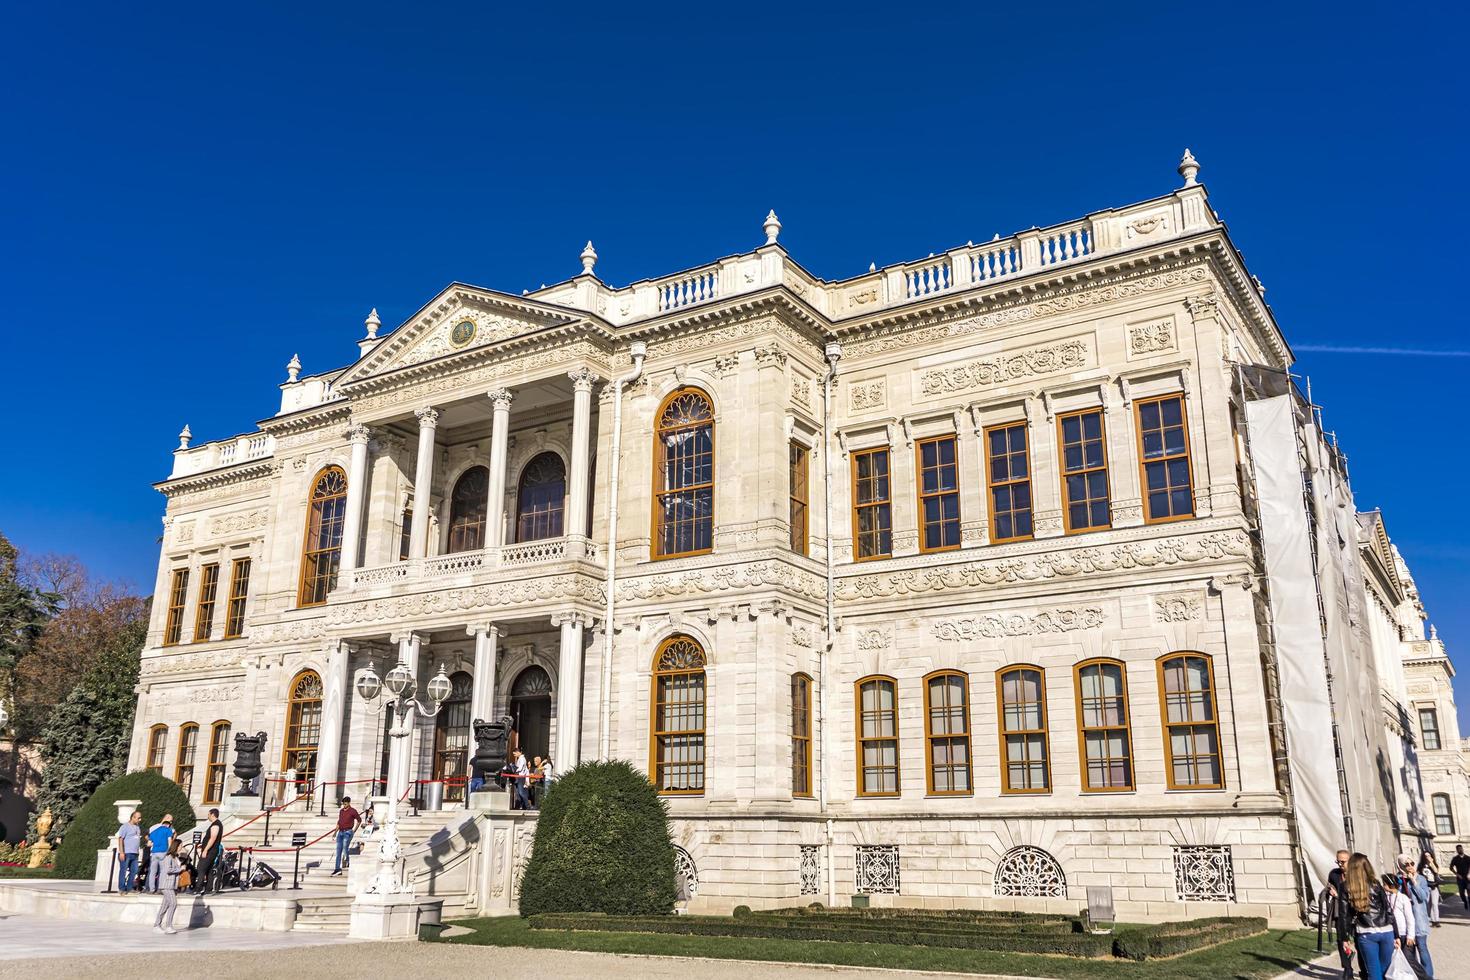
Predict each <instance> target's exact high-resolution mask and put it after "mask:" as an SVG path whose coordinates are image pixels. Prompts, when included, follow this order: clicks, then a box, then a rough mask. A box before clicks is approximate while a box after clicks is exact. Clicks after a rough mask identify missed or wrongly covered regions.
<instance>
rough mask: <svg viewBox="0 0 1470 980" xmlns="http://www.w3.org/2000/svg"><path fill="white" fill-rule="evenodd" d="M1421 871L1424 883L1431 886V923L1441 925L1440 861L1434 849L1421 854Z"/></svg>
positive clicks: (1433, 925)
mask: <svg viewBox="0 0 1470 980" xmlns="http://www.w3.org/2000/svg"><path fill="white" fill-rule="evenodd" d="M1418 870H1419V873H1420V874H1421V875H1423V876H1424V883H1425V884H1426V885H1428V886H1429V924H1430V926H1432V927H1437V926H1438V925H1439V885H1440V878H1439V862H1437V861H1435V860H1434V852H1433V851H1425V852H1424V853H1423V854H1420V855H1419V869H1418Z"/></svg>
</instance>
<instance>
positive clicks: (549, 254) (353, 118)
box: [0, 3, 1470, 702]
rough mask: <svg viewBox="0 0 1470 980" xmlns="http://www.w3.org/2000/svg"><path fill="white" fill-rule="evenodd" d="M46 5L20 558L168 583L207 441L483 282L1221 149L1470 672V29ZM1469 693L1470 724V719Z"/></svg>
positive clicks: (893, 246) (26, 169) (27, 162)
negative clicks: (173, 536) (370, 320)
mask: <svg viewBox="0 0 1470 980" xmlns="http://www.w3.org/2000/svg"><path fill="white" fill-rule="evenodd" d="M537 6H539V5H524V7H525V9H524V10H509V9H506V8H507V7H508V5H491V4H473V5H472V4H464V5H448V4H435V5H427V4H425V5H415V6H412V7H405V6H403V5H401V4H376V3H354V4H350V5H345V4H344V5H341V6H338V7H335V8H334V7H333V6H332V5H330V4H291V5H275V4H258V5H251V6H248V7H238V8H236V7H228V6H218V5H215V6H210V5H204V6H200V5H191V6H182V5H181V6H176V7H173V6H158V5H148V9H146V10H140V9H136V8H137V5H134V8H133V9H120V8H118V7H117V5H113V4H107V5H102V4H86V3H79V4H73V5H70V6H68V7H62V6H61V5H55V4H29V5H14V4H13V5H11V7H10V9H9V10H8V11H7V15H6V26H5V30H4V31H0V85H3V89H0V90H3V91H4V92H5V93H6V95H5V97H4V99H3V101H0V138H3V139H4V141H5V143H6V144H7V146H6V148H5V152H3V153H0V178H3V184H0V187H3V188H4V190H3V193H0V229H3V233H0V317H3V320H0V329H3V337H4V341H5V347H4V350H5V352H6V355H7V358H6V360H7V362H8V367H9V370H8V371H7V372H6V379H7V383H8V388H9V397H8V399H7V403H8V406H9V408H10V410H9V411H7V412H4V413H0V440H3V445H4V447H5V458H6V469H7V474H6V476H7V478H6V479H4V480H0V530H3V531H4V532H5V533H6V534H7V535H9V536H11V537H13V538H14V539H15V540H16V541H17V542H18V543H19V544H20V545H21V546H23V547H25V548H29V549H35V550H42V551H45V550H53V551H63V552H73V553H75V554H77V555H79V556H80V557H82V558H83V559H84V560H85V561H86V562H87V563H88V564H89V565H91V566H92V567H93V568H95V569H96V570H97V571H99V572H100V573H102V574H104V575H106V576H110V577H114V578H118V579H122V580H126V581H129V582H132V583H134V584H135V585H137V586H139V587H141V588H144V589H147V588H150V587H151V580H152V574H153V569H154V566H155V562H156V556H157V548H156V539H157V536H158V532H159V529H160V525H159V517H160V515H161V513H162V509H163V500H162V498H161V497H160V496H159V495H158V494H157V493H156V492H155V491H153V490H152V489H151V488H150V484H151V483H152V482H153V481H155V480H157V479H159V478H161V477H163V476H164V475H165V474H166V473H167V470H168V466H169V462H170V457H169V451H170V450H171V449H172V448H173V446H174V445H175V434H176V433H177V432H178V430H179V428H180V426H181V425H182V424H183V423H184V422H188V423H189V424H190V425H191V426H192V427H193V431H194V433H195V435H196V437H198V438H199V439H208V438H215V437H219V436H224V435H228V434H232V433H235V432H238V431H241V430H244V429H247V428H249V427H251V425H252V424H253V423H254V422H255V421H256V420H257V419H259V418H262V417H264V416H266V415H268V414H270V413H271V412H272V411H274V409H275V406H276V404H277V399H278V392H277V389H276V385H277V384H278V383H279V382H280V381H281V380H283V379H284V365H285V363H286V361H287V360H288V359H289V358H290V357H291V355H292V354H293V353H295V352H299V353H300V355H301V359H302V361H303V363H304V364H305V367H306V370H307V371H308V372H312V371H318V370H324V369H326V368H328V367H331V366H334V365H338V364H342V363H345V362H346V361H347V360H349V359H350V357H351V356H352V355H353V354H354V352H355V347H354V346H353V342H354V341H355V340H356V339H357V338H358V337H359V336H360V335H361V332H362V329H361V324H362V319H363V317H364V315H365V314H366V313H367V311H368V309H369V308H370V307H373V306H376V307H377V308H378V309H379V310H380V311H381V313H382V316H383V320H384V322H385V324H387V325H396V324H397V323H399V322H400V321H401V320H402V318H403V317H405V316H407V315H408V314H410V313H411V312H413V311H414V310H415V309H416V308H417V307H418V306H419V305H420V304H422V303H423V302H425V301H426V300H427V299H429V298H430V297H431V296H432V295H433V294H434V293H435V292H436V291H437V290H438V289H439V288H440V287H442V286H443V285H444V284H445V283H447V282H449V281H450V280H455V279H460V280H467V281H470V282H475V283H480V284H484V285H487V286H493V287H496V288H500V289H506V290H511V291H518V290H520V289H523V288H527V287H535V286H538V285H540V284H541V283H543V282H553V281H556V280H558V279H562V278H565V277H567V276H569V275H572V274H574V273H575V272H576V271H578V268H579V266H578V262H577V254H578V252H579V251H580V250H581V247H582V244H583V243H584V242H585V241H586V240H587V239H589V238H590V239H592V240H593V241H595V242H596V244H597V250H598V253H599V255H600V256H601V258H600V261H599V263H598V268H597V271H598V273H599V274H600V275H602V276H603V278H604V279H606V280H607V281H609V282H613V283H615V284H620V283H625V282H628V281H631V280H634V279H638V278H641V277H643V276H647V275H657V274H661V273H665V272H668V271H671V270H674V269H677V268H683V267H686V266H689V265H692V264H695V263H697V262H701V261H704V260H707V259H710V258H713V257H716V256H719V255H725V254H729V253H732V252H737V251H743V250H746V249H749V248H751V247H754V246H755V245H757V244H759V243H760V241H761V237H760V224H761V219H762V218H763V217H764V215H765V213H766V210H767V209H768V208H775V209H776V211H777V212H778V213H779V214H780V216H781V220H782V222H783V224H784V228H783V231H782V235H781V241H782V244H784V245H786V246H787V247H788V248H789V249H790V250H791V252H792V253H793V254H794V255H795V256H796V257H797V259H798V260H799V261H800V262H802V263H803V264H804V265H806V266H807V267H808V268H810V269H812V270H813V271H814V272H816V273H817V274H819V275H822V276H826V277H829V278H837V277H843V276H848V275H852V274H855V273H858V272H860V271H862V270H865V269H866V268H867V267H868V263H869V262H876V263H877V264H878V265H880V266H881V265H883V264H885V263H887V262H892V261H898V260H903V259H908V258H914V257H918V256H922V255H925V254H927V253H929V252H931V251H940V250H942V249H944V248H948V247H951V246H953V245H956V244H959V243H962V242H964V241H965V240H967V239H974V240H976V241H980V240H983V239H987V238H989V237H990V236H991V235H993V234H995V233H1001V234H1008V233H1010V232H1013V231H1016V230H1019V229H1022V228H1026V227H1029V226H1031V225H1046V224H1049V223H1052V222H1056V221H1061V220H1066V219H1070V218H1073V217H1078V216H1080V215H1082V214H1084V213H1086V212H1088V211H1093V210H1098V209H1101V208H1105V207H1109V206H1114V205H1120V204H1125V203H1129V202H1132V201H1135V200H1140V199H1143V198H1147V197H1151V196H1154V195H1156V194H1160V193H1163V192H1166V191H1168V190H1170V189H1172V188H1173V187H1175V186H1177V184H1178V177H1177V175H1176V174H1175V173H1174V166H1175V164H1176V163H1177V161H1178V158H1179V154H1180V151H1181V150H1182V149H1183V147H1185V146H1186V145H1187V146H1190V147H1192V148H1193V150H1194V153H1195V155H1196V156H1197V157H1198V158H1199V160H1200V162H1201V163H1202V165H1203V168H1204V169H1203V172H1202V174H1201V178H1202V180H1204V182H1205V183H1206V184H1207V185H1208V187H1209V189H1210V191H1211V195H1212V203H1213V204H1214V206H1215V208H1216V209H1217V210H1218V211H1219V212H1220V214H1221V215H1222V217H1223V218H1224V219H1225V220H1226V222H1227V223H1228V224H1229V226H1230V229H1231V232H1232V234H1233V235H1234V237H1235V241H1236V243H1237V244H1238V245H1239V247H1240V248H1241V249H1242V250H1243V251H1244V253H1245V255H1246V258H1247V261H1248V262H1249V264H1250V267H1251V269H1252V271H1253V272H1255V273H1256V275H1258V276H1259V277H1260V278H1261V279H1262V280H1263V281H1264V282H1265V284H1266V286H1267V287H1268V290H1269V292H1268V299H1269V300H1270V302H1271V303H1272V305H1273V307H1274V308H1275V311H1276V314H1277V317H1278V318H1279V320H1280V322H1281V324H1282V326H1283V327H1284V329H1285V330H1286V332H1287V335H1288V338H1289V339H1290V340H1291V341H1292V342H1293V343H1294V344H1295V345H1296V346H1297V348H1298V350H1299V351H1300V357H1301V360H1300V364H1299V370H1301V371H1303V372H1304V373H1308V374H1310V376H1311V378H1312V382H1313V391H1314V394H1315V395H1316V397H1317V400H1318V401H1319V402H1320V403H1321V404H1323V405H1324V406H1326V412H1327V424H1328V425H1329V427H1332V428H1334V429H1336V431H1337V432H1338V434H1339V438H1340V439H1341V441H1342V444H1343V447H1344V448H1345V450H1346V452H1347V453H1348V455H1349V459H1350V464H1351V467H1352V476H1353V480H1354V485H1355V488H1356V492H1357V498H1358V503H1359V506H1360V507H1361V508H1363V509H1367V508H1371V507H1382V508H1383V509H1384V510H1385V512H1386V515H1387V520H1388V527H1389V532H1390V534H1392V535H1393V537H1394V539H1395V541H1396V542H1397V543H1398V545H1399V546H1400V548H1401V549H1402V550H1403V551H1404V553H1405V555H1406V556H1407V558H1408V560H1409V562H1410V563H1411V565H1412V567H1413V569H1414V572H1415V574H1416V576H1417V578H1418V581H1419V585H1420V587H1421V589H1422V591H1423V593H1424V596H1425V599H1426V602H1427V604H1428V606H1429V609H1430V612H1431V615H1432V618H1433V619H1434V621H1435V622H1436V623H1437V624H1438V625H1439V628H1440V633H1441V635H1442V636H1443V637H1444V638H1445V639H1446V641H1447V642H1448V643H1449V645H1450V648H1451V650H1452V652H1453V653H1454V655H1455V657H1456V660H1457V662H1458V663H1459V664H1461V665H1462V666H1470V609H1467V604H1466V603H1465V602H1464V601H1463V597H1464V596H1465V595H1466V593H1467V587H1470V571H1467V569H1470V531H1467V530H1466V522H1465V521H1463V520H1461V519H1457V518H1454V517H1451V516H1450V515H1449V514H1448V513H1447V512H1446V508H1445V504H1446V503H1447V502H1448V501H1449V500H1453V499H1456V498H1457V497H1458V493H1457V492H1455V491H1452V490H1451V489H1450V488H1453V487H1457V486H1461V485H1463V484H1464V483H1465V482H1466V481H1467V480H1470V457H1467V454H1466V453H1465V448H1466V440H1465V437H1464V435H1463V426H1462V424H1461V423H1460V422H1459V420H1458V414H1459V412H1460V410H1461V404H1460V403H1461V400H1462V398H1461V395H1462V391H1461V388H1462V386H1463V384H1464V381H1465V373H1466V369H1467V368H1470V357H1465V356H1458V357H1457V356H1445V355H1441V354H1433V353H1430V354H1370V353H1333V352H1327V351H1320V350H1315V349H1309V348H1318V347H1329V348H1412V349H1418V350H1423V351H1431V352H1435V351H1455V350H1458V351H1465V350H1467V349H1470V339H1467V338H1466V337H1465V314H1464V312H1463V311H1464V308H1465V307H1464V302H1463V298H1462V289H1461V286H1460V284H1461V283H1462V282H1463V280H1464V274H1463V272H1462V270H1461V268H1460V266H1461V264H1462V262H1463V256H1464V254H1465V251H1466V240H1467V228H1470V221H1467V213H1466V211H1467V209H1466V203H1465V192H1464V187H1463V184H1462V183H1461V182H1460V181H1459V180H1458V177H1459V174H1458V171H1459V169H1460V168H1461V167H1462V166H1463V165H1464V163H1465V161H1466V159H1467V150H1470V147H1467V142H1470V140H1467V136H1466V126H1465V115H1464V95H1465V91H1464V82H1463V78H1462V76H1461V75H1460V74H1459V73H1458V69H1457V67H1456V66H1458V65H1459V64H1460V62H1461V57H1462V52H1461V51H1460V50H1459V47H1460V43H1459V42H1460V40H1461V39H1463V37H1464V36H1465V28H1466V24H1465V21H1464V16H1465V15H1464V14H1463V13H1461V12H1448V11H1447V10H1446V9H1441V10H1435V9H1434V8H1431V7H1429V6H1424V7H1418V6H1416V5H1414V4H1396V5H1393V6H1391V7H1377V8H1373V9H1371V10H1370V9H1367V8H1364V7H1361V6H1355V5H1332V6H1327V5H1322V6H1315V5H1314V6H1306V5H1283V4H1273V5H1263V6H1261V7H1259V8H1257V9H1252V8H1251V5H1249V4H1234V5H1225V6H1220V5H1216V6H1213V7H1212V6H1209V5H1198V4H1179V3H1170V4H1157V5H1153V4H1106V5H1104V4H1094V3H1087V4H1067V3H1051V4H1046V5H1032V6H1031V7H1029V8H1028V9H1026V10H1009V9H1004V10H1003V9H997V8H995V7H987V6H985V5H978V4H976V5H964V4H943V5H928V6H920V7H903V6H901V5H900V6H894V5H883V6H879V7H874V8H872V9H865V8H862V7H858V6H854V5H846V6H843V7H838V8H833V9H832V10H829V11H826V12H821V13H819V12H817V10H816V8H811V7H805V6H804V5H795V4H788V5H778V6H770V5H766V6H762V5H738V6H730V5H696V4H684V5H679V6H677V7H672V8H668V9H655V8H651V7H640V8H638V9H637V10H632V9H630V8H628V7H627V6H626V5H613V4H606V5H600V6H596V7H581V6H578V5H571V4H560V5H556V6H555V7H554V8H551V9H554V13H552V14H543V15H538V14H535V13H533V12H530V11H532V10H533V9H534V8H536V7H537ZM1465 699H1466V701H1467V702H1470V693H1466V694H1465Z"/></svg>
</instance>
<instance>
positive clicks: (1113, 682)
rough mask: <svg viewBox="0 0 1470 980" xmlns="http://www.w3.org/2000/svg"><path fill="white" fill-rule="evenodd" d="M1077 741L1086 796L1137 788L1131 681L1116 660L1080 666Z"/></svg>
mask: <svg viewBox="0 0 1470 980" xmlns="http://www.w3.org/2000/svg"><path fill="white" fill-rule="evenodd" d="M1077 728H1078V731H1077V741H1078V744H1079V748H1080V754H1081V756H1082V789H1083V791H1084V792H1094V793H1096V792H1117V791H1119V790H1129V789H1132V788H1133V751H1132V742H1133V740H1132V737H1131V734H1130V733H1129V731H1128V681H1127V678H1126V677H1125V676H1124V673H1123V665H1122V664H1121V663H1119V662H1118V661H1116V660H1089V661H1087V662H1086V663H1081V664H1078V665H1077Z"/></svg>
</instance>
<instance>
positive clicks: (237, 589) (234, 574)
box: [225, 558, 250, 640]
mask: <svg viewBox="0 0 1470 980" xmlns="http://www.w3.org/2000/svg"><path fill="white" fill-rule="evenodd" d="M249 595H250V559H249V558H236V559H235V562H234V564H233V565H231V566H230V602H229V605H228V606H226V607H225V639H227V640H233V639H234V638H235V637H237V636H240V635H241V634H243V633H244V632H245V599H246V597H247V596H249Z"/></svg>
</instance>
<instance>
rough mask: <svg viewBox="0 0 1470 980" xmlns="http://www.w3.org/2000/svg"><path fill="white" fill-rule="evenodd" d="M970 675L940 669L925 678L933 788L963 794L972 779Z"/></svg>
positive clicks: (942, 793) (926, 729)
mask: <svg viewBox="0 0 1470 980" xmlns="http://www.w3.org/2000/svg"><path fill="white" fill-rule="evenodd" d="M969 680H970V679H969V678H968V677H966V676H965V675H964V674H961V673H959V672H958V671H952V670H949V671H939V672H938V673H934V674H930V675H929V676H928V677H926V678H924V742H925V745H926V747H927V749H928V755H929V792H930V793H932V794H934V795H935V796H959V795H964V794H968V793H970V792H972V791H973V790H974V787H973V786H972V785H971V783H970V694H969Z"/></svg>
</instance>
